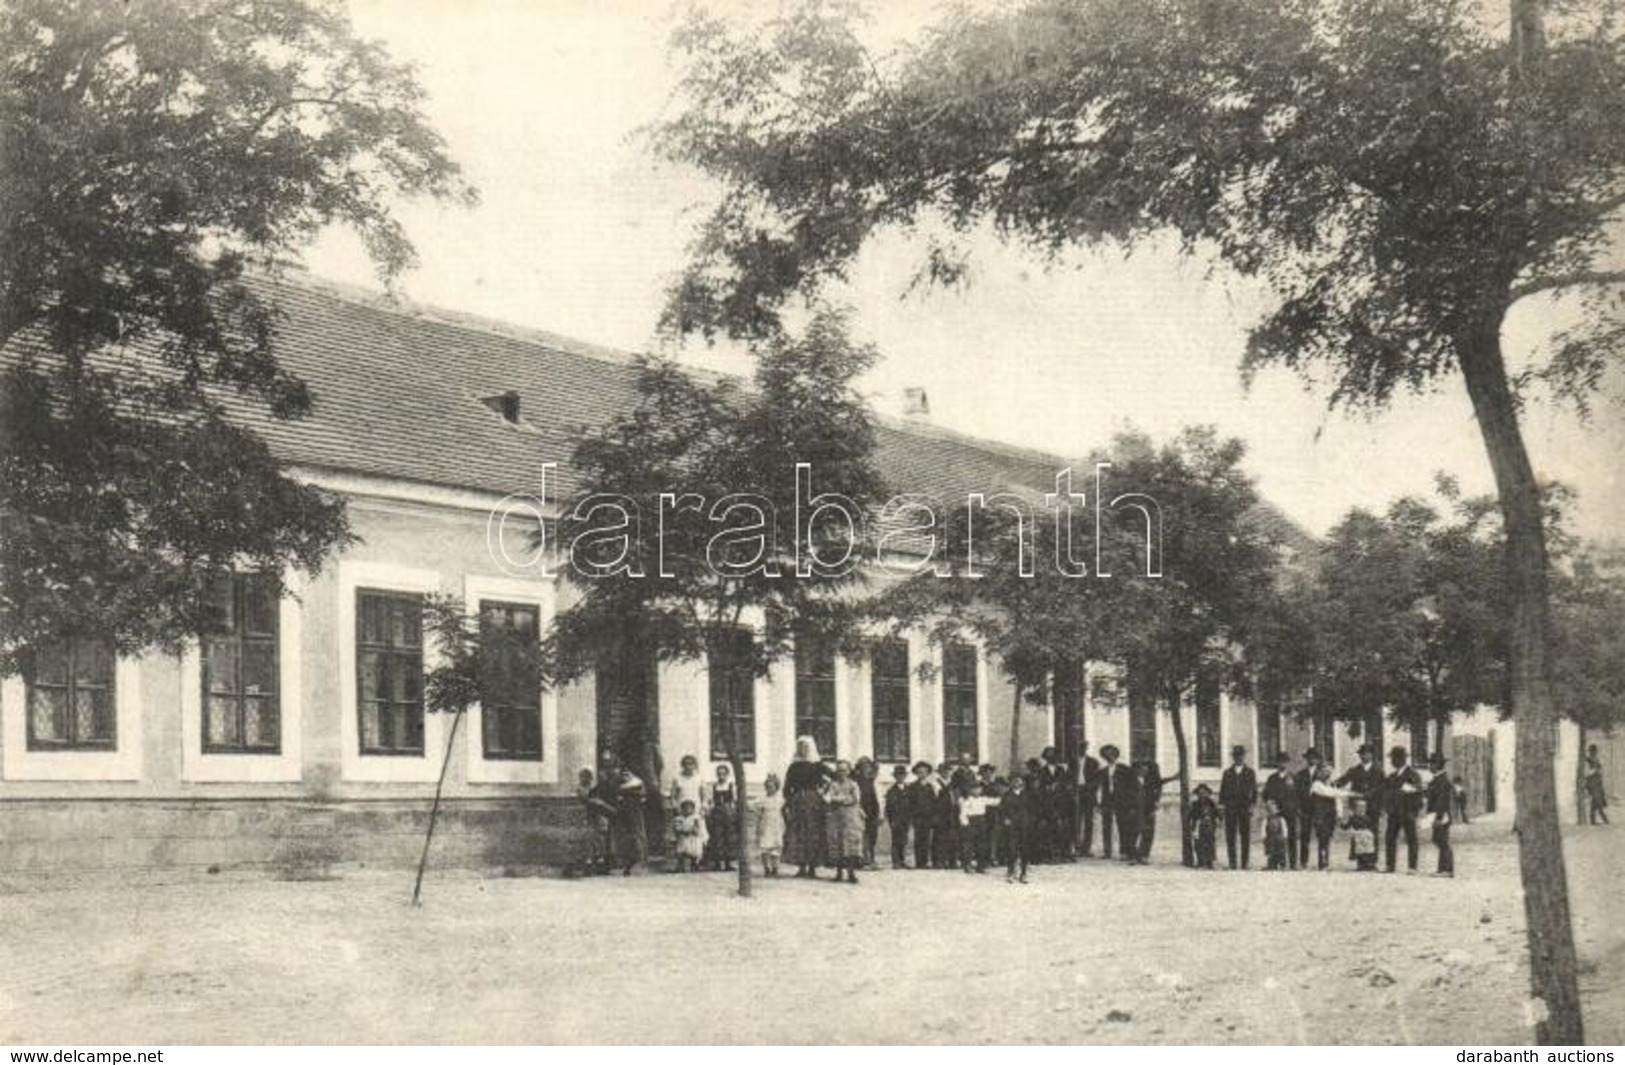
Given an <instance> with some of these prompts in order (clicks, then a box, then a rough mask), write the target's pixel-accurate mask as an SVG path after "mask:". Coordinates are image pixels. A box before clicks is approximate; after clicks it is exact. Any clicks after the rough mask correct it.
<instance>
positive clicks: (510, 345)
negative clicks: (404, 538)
mask: <svg viewBox="0 0 1625 1065" xmlns="http://www.w3.org/2000/svg"><path fill="white" fill-rule="evenodd" d="M275 297H276V300H277V303H278V305H279V306H280V308H281V310H282V318H281V321H280V324H279V326H278V335H277V358H278V359H279V361H280V362H281V363H282V365H283V366H284V367H286V368H287V369H288V370H289V371H290V372H292V373H294V374H296V375H297V376H299V377H300V378H302V379H303V380H304V381H305V383H306V384H308V385H309V386H310V390H311V393H312V394H313V396H314V397H315V407H314V410H313V411H312V412H311V414H310V416H309V417H307V418H304V419H302V420H300V421H296V422H279V421H275V420H272V419H269V418H260V417H256V418H255V419H254V420H255V423H256V428H257V429H258V430H259V431H260V432H261V433H262V434H263V435H264V436H265V438H266V439H267V440H268V442H269V443H270V445H271V447H272V448H273V449H274V450H275V451H276V453H277V454H278V455H279V456H281V457H283V458H285V459H286V460H287V461H289V462H290V463H296V464H300V465H308V466H317V467H324V468H330V469H342V470H346V471H352V472H358V473H368V474H376V475H381V476H386V477H395V478H402V479H405V480H410V481H417V482H423V483H428V484H436V485H447V486H453V487H458V488H477V489H482V490H485V491H489V492H496V493H500V494H504V495H505V494H507V493H510V492H535V491H536V490H537V488H538V487H539V486H538V483H537V477H538V475H539V474H538V471H539V468H540V465H541V464H542V463H544V462H556V463H558V464H559V469H558V474H559V476H558V480H559V481H561V482H562V483H561V484H559V485H558V486H557V488H555V486H554V485H549V493H550V495H551V496H552V497H553V498H558V497H559V496H560V495H561V494H564V493H567V492H568V491H569V490H570V489H571V488H572V487H573V478H572V476H571V475H570V471H569V469H568V466H569V461H570V455H571V452H572V449H573V447H574V444H575V441H576V440H577V439H578V438H579V437H580V435H581V431H582V430H583V429H584V428H586V427H589V426H596V425H601V424H602V423H604V422H605V421H607V420H608V419H610V418H611V417H613V416H614V415H616V414H618V413H620V412H622V411H625V410H628V409H630V408H631V407H632V405H633V404H634V403H635V402H636V399H637V394H636V383H637V373H638V371H637V366H636V362H635V359H634V356H632V355H630V354H627V353H624V352H617V351H613V350H611V349H608V348H600V347H595V346H592V345H587V344H582V343H579V342H576V341H573V340H568V339H565V338H563V337H559V336H556V335H553V334H549V333H542V332H535V331H530V330H522V329H519V328H516V327H507V326H503V325H501V324H499V323H494V322H488V321H484V320H477V319H472V318H468V317H466V316H462V315H451V314H447V313H444V312H439V311H433V310H427V309H422V308H417V307H414V306H412V305H409V304H392V303H388V302H386V301H385V300H384V298H383V297H381V296H368V295H363V294H359V293H352V292H347V291H342V290H337V289H332V288H329V287H326V286H323V285H320V284H316V283H312V282H308V281H305V280H303V279H295V280H291V281H284V282H282V283H280V284H279V285H278V286H277V287H276V289H275ZM510 390H511V391H514V392H517V393H519V398H520V413H521V417H520V421H521V424H519V425H514V424H511V423H509V422H506V421H504V420H503V419H502V417H501V415H500V414H498V413H496V412H494V411H492V410H489V409H487V408H486V407H485V406H484V405H482V404H481V403H480V402H479V400H480V398H481V397H482V396H490V395H495V394H498V393H502V392H506V391H510ZM876 430H877V432H876V435H877V442H878V463H879V466H880V470H881V474H882V476H883V477H884V478H885V479H886V482H887V484H888V485H889V486H891V488H892V490H893V491H895V492H919V493H924V494H927V495H931V496H936V497H941V498H950V499H953V498H963V496H964V495H965V494H966V493H967V492H996V491H1000V490H1004V489H1007V488H1019V489H1025V490H1026V491H1027V492H1028V493H1030V492H1032V491H1040V492H1045V491H1051V490H1053V486H1054V481H1055V473H1056V471H1057V470H1059V469H1060V468H1061V467H1062V466H1064V465H1066V462H1065V460H1063V459H1060V458H1058V457H1056V456H1053V455H1046V454H1043V453H1041V452H1037V451H1030V450H1026V449H1023V448H1017V447H1013V446H1010V445H1004V444H998V443H994V442H989V441H980V440H976V439H974V438H972V437H968V436H965V435H963V434H960V433H956V432H953V431H952V430H948V429H944V428H941V427H938V426H933V425H929V424H916V423H910V422H903V421H901V420H890V419H882V420H881V421H880V422H879V424H878V425H877V427H876Z"/></svg>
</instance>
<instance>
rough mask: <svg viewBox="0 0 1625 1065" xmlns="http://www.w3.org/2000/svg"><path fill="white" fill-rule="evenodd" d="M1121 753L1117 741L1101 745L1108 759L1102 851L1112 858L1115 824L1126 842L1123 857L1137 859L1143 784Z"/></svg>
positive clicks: (1102, 805)
mask: <svg viewBox="0 0 1625 1065" xmlns="http://www.w3.org/2000/svg"><path fill="white" fill-rule="evenodd" d="M1121 754H1122V752H1121V751H1119V750H1118V749H1117V745H1116V744H1111V743H1108V744H1106V745H1105V746H1104V747H1102V748H1101V749H1100V757H1101V758H1103V759H1105V764H1104V765H1102V766H1101V767H1100V803H1099V805H1100V842H1101V844H1102V853H1103V854H1104V855H1105V856H1106V857H1107V858H1110V857H1111V856H1112V829H1113V828H1114V827H1115V828H1116V829H1117V834H1118V836H1119V837H1120V838H1121V840H1122V843H1123V857H1124V858H1125V859H1127V860H1129V861H1133V860H1134V856H1135V850H1134V848H1135V844H1136V843H1138V842H1139V838H1140V787H1139V782H1138V781H1136V780H1135V779H1134V770H1132V769H1130V768H1129V767H1128V766H1126V765H1124V764H1123V763H1122V762H1119V761H1118V760H1117V759H1118V756H1119V755H1121Z"/></svg>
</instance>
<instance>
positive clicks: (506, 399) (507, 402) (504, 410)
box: [480, 389, 519, 425]
mask: <svg viewBox="0 0 1625 1065" xmlns="http://www.w3.org/2000/svg"><path fill="white" fill-rule="evenodd" d="M480 402H481V403H483V404H485V405H486V406H487V407H490V408H491V409H492V410H494V411H496V412H497V413H498V414H500V415H502V420H503V421H505V422H507V423H508V424H509V425H518V424H519V393H518V392H515V391H513V390H512V389H509V390H508V391H506V392H498V393H497V394H496V395H494V396H482V397H481V398H480Z"/></svg>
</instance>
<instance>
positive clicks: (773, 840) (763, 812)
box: [751, 773, 784, 877]
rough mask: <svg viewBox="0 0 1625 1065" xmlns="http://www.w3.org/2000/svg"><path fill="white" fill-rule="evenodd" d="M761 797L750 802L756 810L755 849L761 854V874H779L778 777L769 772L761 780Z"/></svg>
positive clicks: (781, 848)
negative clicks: (764, 778)
mask: <svg viewBox="0 0 1625 1065" xmlns="http://www.w3.org/2000/svg"><path fill="white" fill-rule="evenodd" d="M762 792H763V794H762V797H761V798H760V799H757V800H756V801H755V802H754V803H752V804H751V806H752V808H753V809H754V810H755V812H756V849H757V850H758V851H760V852H761V855H762V874H763V875H764V876H775V877H776V876H778V875H779V855H780V854H781V853H783V851H784V796H783V795H780V794H779V777H778V774H777V773H769V774H768V775H767V779H766V780H764V781H762Z"/></svg>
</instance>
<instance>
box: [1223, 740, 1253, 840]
mask: <svg viewBox="0 0 1625 1065" xmlns="http://www.w3.org/2000/svg"><path fill="white" fill-rule="evenodd" d="M1230 758H1231V765H1230V768H1228V769H1226V770H1225V771H1224V776H1222V777H1220V778H1219V809H1221V810H1223V811H1224V849H1225V854H1226V855H1227V856H1228V857H1229V859H1230V868H1232V869H1234V868H1236V843H1237V841H1238V839H1239V841H1240V843H1241V868H1243V869H1245V868H1247V863H1248V861H1249V855H1250V852H1251V851H1252V846H1253V807H1254V806H1256V805H1257V804H1258V775H1257V774H1256V773H1254V772H1253V771H1252V769H1251V768H1249V767H1248V765H1247V748H1245V747H1241V746H1236V747H1232V748H1230Z"/></svg>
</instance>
